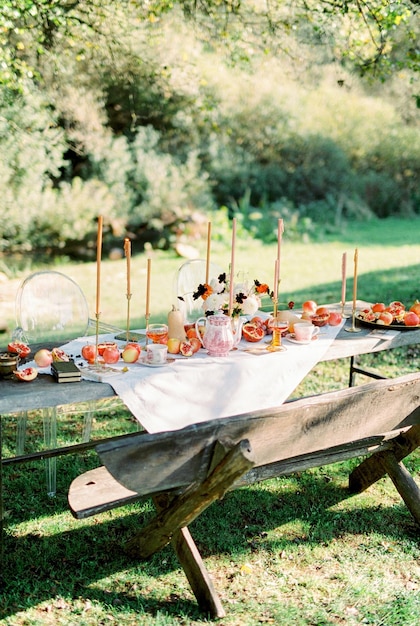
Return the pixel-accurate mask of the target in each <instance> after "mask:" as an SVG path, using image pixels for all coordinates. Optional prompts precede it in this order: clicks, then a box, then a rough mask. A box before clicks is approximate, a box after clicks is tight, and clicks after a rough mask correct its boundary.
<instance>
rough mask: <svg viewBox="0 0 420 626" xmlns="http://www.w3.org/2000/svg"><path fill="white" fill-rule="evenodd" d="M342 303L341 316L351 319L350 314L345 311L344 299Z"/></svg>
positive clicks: (344, 318)
mask: <svg viewBox="0 0 420 626" xmlns="http://www.w3.org/2000/svg"><path fill="white" fill-rule="evenodd" d="M340 304H341V317H342V318H343V320H348V319H350V315H346V314H345V313H344V307H345V306H346V303H345V302H343V301H341V303H340Z"/></svg>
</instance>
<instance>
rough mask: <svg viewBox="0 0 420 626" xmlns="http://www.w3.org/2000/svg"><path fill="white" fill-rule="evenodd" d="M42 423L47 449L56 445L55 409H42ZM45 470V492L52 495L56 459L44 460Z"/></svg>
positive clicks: (55, 485) (54, 482)
mask: <svg viewBox="0 0 420 626" xmlns="http://www.w3.org/2000/svg"><path fill="white" fill-rule="evenodd" d="M42 419H43V424H44V444H45V448H46V449H47V450H49V449H51V448H56V447H57V409H56V407H52V408H50V409H43V410H42ZM45 472H46V479H47V493H48V495H49V496H50V497H54V496H55V494H56V490H57V459H56V457H51V458H48V459H46V460H45Z"/></svg>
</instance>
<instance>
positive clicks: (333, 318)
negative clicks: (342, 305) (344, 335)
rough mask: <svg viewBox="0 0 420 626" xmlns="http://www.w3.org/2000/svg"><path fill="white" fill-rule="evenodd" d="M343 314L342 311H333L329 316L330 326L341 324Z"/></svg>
mask: <svg viewBox="0 0 420 626" xmlns="http://www.w3.org/2000/svg"><path fill="white" fill-rule="evenodd" d="M342 319H343V318H342V316H341V313H340V312H339V311H331V313H330V315H329V317H328V324H329V325H330V326H338V325H339V324H341V320H342Z"/></svg>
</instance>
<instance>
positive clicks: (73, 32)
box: [0, 0, 420, 85]
mask: <svg viewBox="0 0 420 626" xmlns="http://www.w3.org/2000/svg"><path fill="white" fill-rule="evenodd" d="M419 4H420V3H419V0H411V1H410V0H394V1H393V2H388V1H385V0H294V1H290V2H284V1H282V0H271V1H270V0H254V1H253V2H241V1H240V0H178V1H176V0H171V1H169V0H149V2H147V3H145V2H142V1H141V0H131V1H130V2H129V1H128V0H113V2H112V3H110V2H107V1H106V0H84V1H83V2H81V1H80V0H3V2H2V6H1V7H0V44H1V51H0V81H1V82H3V83H5V82H8V83H10V82H12V83H13V84H15V85H19V83H20V82H21V81H22V80H24V79H25V78H27V77H30V78H32V76H33V74H34V68H35V66H36V63H35V62H34V58H33V55H34V54H35V55H41V54H42V53H43V52H44V51H45V50H46V49H48V48H50V47H51V46H52V45H53V42H54V40H55V38H57V37H69V38H71V39H72V40H73V42H74V45H79V44H82V45H83V43H82V42H83V39H81V40H79V37H78V33H82V32H83V31H84V30H86V29H89V30H92V31H94V32H95V33H97V34H98V36H99V37H104V38H106V37H107V32H106V30H102V23H103V19H102V18H103V17H104V16H105V15H107V14H110V13H115V15H116V16H122V15H123V14H124V12H126V11H129V12H133V11H135V13H136V15H137V18H138V19H139V20H142V21H144V22H145V23H150V24H155V23H156V22H158V21H159V19H160V17H161V16H162V15H163V14H165V13H168V12H171V11H177V12H179V11H182V12H183V15H184V17H185V19H188V20H194V23H195V24H196V27H197V31H198V32H199V33H200V35H201V37H202V38H204V39H206V40H207V41H208V42H209V43H210V44H211V45H213V46H216V45H217V46H220V45H224V46H225V47H226V49H227V50H228V51H229V53H230V54H231V57H232V59H233V60H234V61H235V62H238V61H241V62H242V61H246V60H248V59H249V58H250V57H251V56H252V55H253V54H254V53H255V52H256V51H260V52H261V51H263V52H265V53H269V52H271V53H277V52H279V51H280V50H281V51H283V52H284V53H286V54H291V50H290V47H289V44H288V36H289V35H290V34H291V33H292V34H293V35H294V36H297V37H298V40H299V41H300V42H301V45H302V47H304V46H306V45H308V44H311V45H313V44H316V45H317V46H323V47H324V49H325V51H326V54H327V55H329V57H330V59H331V60H335V61H340V62H342V63H344V64H346V65H351V66H353V67H354V68H356V69H357V70H358V71H359V72H361V73H362V74H366V73H367V72H369V73H376V74H379V75H380V76H381V77H384V76H387V75H389V74H390V73H392V72H393V71H395V70H396V69H401V68H408V69H410V70H412V71H416V72H417V71H418V70H419V62H420V53H419V50H418V46H417V43H416V42H417V41H418V38H419V27H418V23H417V22H416V20H417V21H418V13H419Z"/></svg>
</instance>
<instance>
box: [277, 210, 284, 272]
mask: <svg viewBox="0 0 420 626" xmlns="http://www.w3.org/2000/svg"><path fill="white" fill-rule="evenodd" d="M283 233H284V223H283V220H282V219H281V218H279V220H278V222H277V261H278V266H279V267H278V278H277V282H279V280H280V254H281V240H282V237H283Z"/></svg>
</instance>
